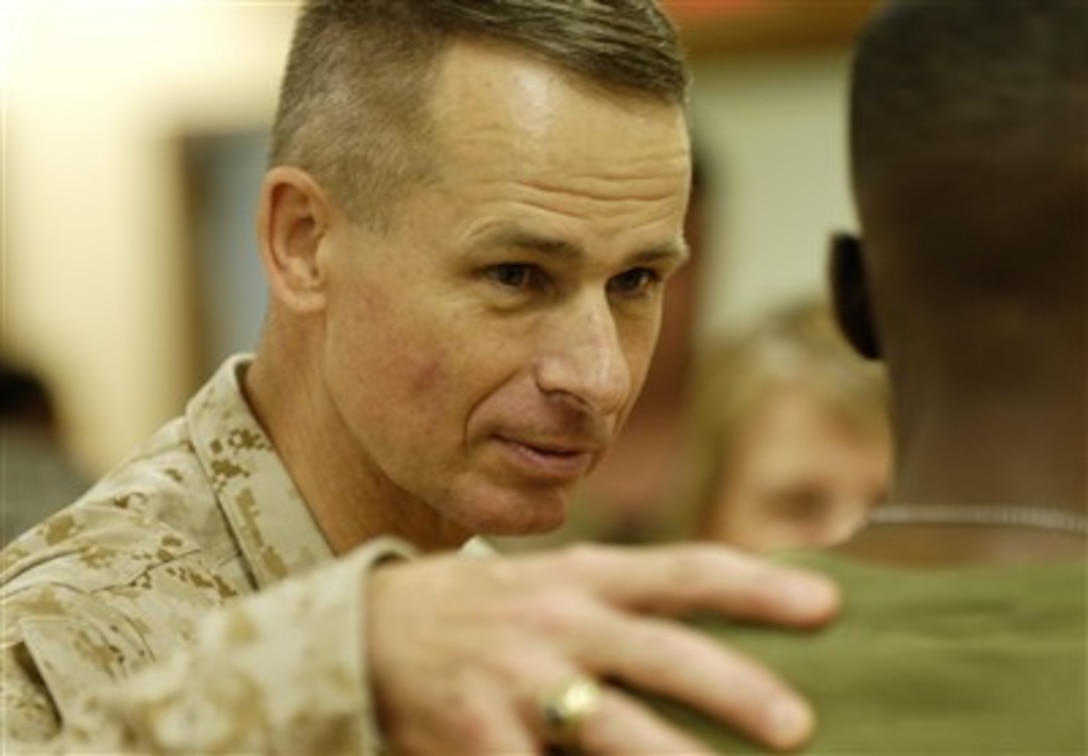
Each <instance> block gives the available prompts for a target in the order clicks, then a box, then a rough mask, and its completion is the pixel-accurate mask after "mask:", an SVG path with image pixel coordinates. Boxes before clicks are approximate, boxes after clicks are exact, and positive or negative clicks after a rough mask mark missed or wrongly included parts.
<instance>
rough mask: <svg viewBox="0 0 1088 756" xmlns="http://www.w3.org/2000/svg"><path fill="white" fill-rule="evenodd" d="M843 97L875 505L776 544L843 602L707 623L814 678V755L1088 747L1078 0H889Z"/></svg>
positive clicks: (1087, 215) (841, 253) (850, 260)
mask: <svg viewBox="0 0 1088 756" xmlns="http://www.w3.org/2000/svg"><path fill="white" fill-rule="evenodd" d="M850 112H851V116H850V135H851V136H850V144H851V150H850V154H851V161H852V165H851V168H852V178H853V185H854V195H855V199H856V202H857V207H858V215H859V218H860V221H861V229H862V232H863V237H862V240H861V241H859V240H857V239H854V238H852V237H849V236H841V237H839V238H838V239H837V241H836V245H835V249H834V251H833V257H832V273H833V281H834V288H835V292H836V296H835V301H836V311H837V313H838V317H839V319H840V321H841V323H842V325H843V328H844V332H845V333H846V334H847V336H848V337H849V338H850V340H851V342H852V343H853V344H854V345H855V346H856V347H857V349H858V350H859V352H860V353H862V354H864V355H866V356H870V357H878V356H879V357H880V358H881V359H883V360H884V362H885V364H886V366H887V370H888V376H889V382H890V385H891V395H892V407H893V429H894V438H895V450H896V452H895V454H896V464H895V472H894V476H893V477H894V479H893V484H892V486H891V489H890V493H889V497H888V502H887V503H886V504H882V505H881V506H879V507H878V508H877V509H875V510H874V512H873V515H872V517H871V518H870V523H869V525H867V526H866V527H865V528H863V529H861V530H860V531H859V532H858V533H857V534H856V535H855V536H854V537H853V538H851V539H850V540H849V541H848V542H846V543H844V544H842V545H841V546H840V547H836V548H835V549H834V550H833V551H831V552H830V553H827V554H822V555H821V554H812V555H809V556H798V557H797V558H796V560H794V559H791V560H790V561H793V562H795V563H797V564H804V565H807V566H810V567H812V566H818V567H820V568H822V569H824V570H825V571H826V572H827V573H828V574H830V575H831V576H833V577H835V578H836V579H837V580H838V581H840V584H841V585H842V587H843V591H844V602H845V607H844V610H843V617H842V620H841V621H840V622H838V623H836V624H835V625H833V626H830V627H828V628H827V629H826V630H825V631H823V632H820V633H815V634H808V635H803V634H793V633H788V632H775V631H761V630H759V629H754V628H750V627H749V628H745V627H742V626H741V625H739V624H729V623H721V622H719V621H716V620H712V619H708V620H707V622H706V628H707V629H708V631H709V632H712V633H714V634H715V635H716V636H718V637H720V638H721V639H722V640H723V641H725V642H728V643H730V644H735V645H737V646H740V647H741V648H745V649H747V650H748V651H749V652H750V653H753V654H756V655H757V656H759V657H760V658H767V659H772V660H774V662H775V663H776V664H778V665H780V669H782V670H783V672H784V674H785V675H786V676H787V678H788V679H790V680H791V681H793V682H794V683H795V684H797V685H798V686H799V688H800V689H801V690H802V691H804V692H806V693H807V694H809V695H810V696H811V697H812V699H813V700H814V701H815V704H816V706H817V708H818V711H819V713H820V722H821V728H820V730H819V732H818V733H817V736H816V738H815V739H814V740H813V741H812V742H811V744H810V749H811V752H812V753H859V754H860V753H864V754H893V753H894V754H903V753H912V754H913V753H925V754H964V753H972V754H976V753H977V754H997V753H1001V754H1054V755H1057V754H1069V755H1072V754H1084V753H1088V720H1086V712H1088V643H1086V639H1088V542H1086V539H1088V426H1086V423H1088V389H1086V387H1088V308H1086V304H1088V300H1086V296H1088V288H1086V284H1088V212H1086V209H1088V149H1086V148H1088V131H1086V124H1088V7H1086V6H1085V5H1084V3H1080V2H1068V1H1067V0H1005V1H1004V2H1001V3H995V2H991V1H990V0H957V2H954V3H929V2H909V1H906V2H904V1H900V2H892V3H890V4H888V5H887V6H886V7H885V8H884V9H882V10H881V11H880V12H878V13H877V15H876V16H875V18H874V19H873V21H872V22H871V24H870V25H869V26H868V28H867V30H866V31H865V32H864V33H863V35H862V37H861V39H860V41H859V43H858V46H857V51H856V54H855V57H854V61H853V68H852V83H851V110H850ZM675 715H676V717H677V721H684V722H686V723H687V724H688V726H689V727H690V728H691V730H692V731H693V732H701V733H702V734H703V735H705V736H706V738H705V739H706V741H707V742H708V743H710V744H713V745H714V746H715V747H718V748H721V749H723V750H724V751H726V752H728V753H742V752H744V751H745V747H744V746H743V745H742V744H741V743H739V742H735V741H734V740H733V738H732V737H731V736H730V735H729V734H728V733H726V732H723V731H720V730H716V729H715V728H714V727H713V726H712V725H711V724H709V723H708V722H705V721H699V720H698V718H697V717H696V716H695V715H694V714H693V713H692V712H690V711H678V712H675Z"/></svg>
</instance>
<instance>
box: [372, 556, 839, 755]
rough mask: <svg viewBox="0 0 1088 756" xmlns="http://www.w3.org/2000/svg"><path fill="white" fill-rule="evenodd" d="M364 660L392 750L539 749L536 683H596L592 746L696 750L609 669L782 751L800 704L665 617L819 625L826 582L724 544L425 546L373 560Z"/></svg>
mask: <svg viewBox="0 0 1088 756" xmlns="http://www.w3.org/2000/svg"><path fill="white" fill-rule="evenodd" d="M370 581H371V582H370V585H369V587H368V591H369V606H368V610H367V622H368V623H369V625H368V634H367V636H368V645H369V648H368V649H367V653H368V654H369V659H370V670H371V676H372V685H373V687H374V695H375V698H376V700H377V706H378V713H379V718H380V721H381V725H382V730H383V732H384V736H385V739H386V742H387V743H388V745H389V746H390V748H391V750H392V751H393V752H396V753H405V754H415V753H441V752H449V751H450V749H451V748H455V749H456V750H458V751H461V752H466V753H469V752H471V753H504V754H505V753H510V754H512V753H541V752H543V751H544V747H545V745H547V741H548V737H547V733H546V728H545V722H544V717H543V715H542V712H541V704H540V700H541V695H542V694H544V693H546V692H548V691H554V690H556V689H558V688H560V687H562V686H563V685H564V684H566V683H569V682H570V681H572V680H575V679H578V678H583V677H589V678H592V679H595V680H600V681H601V682H602V683H604V685H603V695H602V696H601V698H600V703H599V705H598V706H597V707H596V708H595V709H594V711H593V713H592V715H591V716H589V717H588V718H587V720H586V721H585V723H584V725H583V726H582V727H581V728H580V731H579V733H578V742H579V746H580V750H581V751H582V752H584V753H589V754H592V753H622V752H633V751H642V752H647V751H653V752H684V753H700V752H704V751H705V749H703V748H701V747H700V746H699V745H698V744H697V743H696V742H694V741H693V740H691V738H689V737H687V736H685V735H684V734H682V733H680V732H678V731H677V730H676V729H675V728H674V727H672V726H670V725H668V724H666V723H665V722H664V721H663V720H662V719H661V718H660V717H658V716H657V715H655V714H654V713H653V712H651V710H650V709H649V708H648V707H646V706H644V705H642V704H641V703H640V702H638V701H637V700H635V698H633V697H632V696H630V695H629V694H628V693H625V692H624V691H623V690H621V688H620V687H619V686H609V685H608V684H607V682H608V681H614V682H618V683H622V686H623V687H625V688H630V689H638V690H643V691H646V692H648V693H653V694H656V695H660V696H666V697H669V698H673V699H676V700H678V701H681V702H683V703H686V704H688V705H690V706H694V707H696V708H699V709H702V710H703V711H706V712H707V713H709V714H711V715H712V716H715V717H716V718H718V719H720V720H721V721H723V722H726V723H729V724H730V725H731V726H733V727H734V728H736V729H737V730H739V731H741V732H743V733H745V734H746V735H748V736H749V737H751V738H753V739H755V740H757V741H759V742H762V743H765V744H767V745H769V746H772V747H775V748H789V747H793V746H796V745H798V744H800V743H802V742H803V741H804V740H805V739H807V738H808V736H809V735H810V733H811V729H812V726H813V717H812V713H811V710H810V709H809V707H808V705H807V703H806V702H804V701H803V700H802V699H800V698H799V697H798V695H797V694H796V693H795V692H793V691H792V690H790V689H789V688H788V687H787V686H786V685H785V684H784V683H783V682H782V681H781V680H780V679H779V678H778V677H777V676H776V675H775V674H773V673H772V672H771V671H769V670H767V669H766V668H764V667H763V666H762V665H760V664H759V663H757V662H755V661H753V660H751V659H749V658H746V657H744V656H742V655H741V654H739V653H736V652H732V651H730V650H729V649H726V648H723V647H721V646H720V645H719V644H718V643H715V642H713V641H711V640H709V639H707V638H705V637H703V636H701V635H699V634H698V633H696V632H695V631H693V630H691V629H689V628H687V627H685V626H684V625H682V624H680V623H677V622H674V621H672V620H671V618H672V617H675V616H678V615H682V614H687V613H690V612H696V611H698V612H716V613H720V614H723V615H727V616H729V617H733V618H738V619H745V620H753V621H760V622H766V623H769V624H777V625H785V626H794V627H804V626H813V625H818V624H822V623H823V622H825V621H827V620H828V619H830V618H831V617H832V616H833V615H834V613H835V611H836V609H837V607H838V594H837V592H836V590H835V588H834V586H833V585H831V584H830V582H829V581H827V580H826V579H824V578H822V577H819V576H816V575H813V574H811V573H806V572H800V571H798V570H795V569H791V568H787V567H783V566H776V565H772V564H769V563H767V562H764V561H761V560H759V559H757V558H753V557H749V556H746V555H743V554H740V553H738V552H736V551H733V550H730V549H728V548H725V547H721V546H711V545H694V544H687V545H677V546H667V547H657V548H650V549H629V548H628V549H625V548H612V547H602V546H577V547H572V548H568V549H565V550H562V551H558V552H551V553H540V554H533V555H522V556H511V557H502V558H480V559H476V558H468V557H464V556H459V555H449V556H441V557H430V558H426V559H422V560H419V561H417V562H412V563H404V564H395V565H390V566H388V567H382V568H380V569H378V570H376V571H375V572H374V573H373V575H372V576H371V578H370Z"/></svg>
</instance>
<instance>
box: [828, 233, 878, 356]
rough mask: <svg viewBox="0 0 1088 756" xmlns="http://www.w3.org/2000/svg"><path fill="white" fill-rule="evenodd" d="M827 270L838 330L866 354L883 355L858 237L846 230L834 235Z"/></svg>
mask: <svg viewBox="0 0 1088 756" xmlns="http://www.w3.org/2000/svg"><path fill="white" fill-rule="evenodd" d="M828 272H829V275H830V283H831V304H832V309H833V311H834V315H835V320H836V322H837V323H838V325H839V330H841V331H842V333H843V335H844V336H845V337H846V340H847V341H849V342H850V345H851V346H853V347H854V349H855V350H857V352H858V353H859V354H861V355H862V356H863V357H867V358H868V359H871V360H878V359H880V339H879V338H878V336H877V328H876V321H875V320H874V319H873V308H872V304H871V302H870V300H869V282H868V277H867V276H866V273H865V250H864V247H863V246H862V243H861V240H860V239H858V237H856V236H854V235H852V234H845V233H837V234H834V235H833V236H832V237H831V249H830V258H829V271H828Z"/></svg>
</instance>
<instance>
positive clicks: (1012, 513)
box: [866, 504, 1088, 537]
mask: <svg viewBox="0 0 1088 756" xmlns="http://www.w3.org/2000/svg"><path fill="white" fill-rule="evenodd" d="M866 524H867V525H870V526H875V525H997V526H1004V527H1012V528H1032V529H1035V530H1049V531H1051V532H1056V533H1069V534H1072V535H1078V536H1085V537H1088V516H1085V515H1082V514H1077V513H1076V512H1070V511H1068V510H1065V509H1055V508H1048V507H1028V506H1020V507H1018V506H1012V505H1008V504H886V505H883V506H878V507H876V508H875V509H873V511H872V512H871V513H870V515H869V519H868V521H867V523H866Z"/></svg>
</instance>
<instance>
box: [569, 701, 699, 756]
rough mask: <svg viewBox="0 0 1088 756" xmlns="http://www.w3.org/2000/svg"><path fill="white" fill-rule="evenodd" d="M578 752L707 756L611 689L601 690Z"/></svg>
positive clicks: (600, 755)
mask: <svg viewBox="0 0 1088 756" xmlns="http://www.w3.org/2000/svg"><path fill="white" fill-rule="evenodd" d="M579 742H580V751H581V752H583V753H588V754H594V756H607V755H609V754H617V755H618V754H685V756H703V755H704V754H705V755H706V756H710V754H711V753H712V752H711V751H709V750H708V749H707V748H706V747H705V746H703V745H702V744H700V743H699V742H698V741H696V740H693V739H692V738H690V737H688V736H686V735H683V734H681V733H680V732H678V731H677V730H676V729H675V728H673V727H670V726H668V725H666V724H665V723H664V722H663V721H662V720H661V718H660V717H658V716H656V715H654V714H652V713H651V712H650V711H649V710H647V709H646V707H645V705H644V704H641V703H638V702H637V701H635V700H633V699H632V698H631V697H630V696H629V695H627V694H626V693H624V692H623V691H621V690H619V689H617V688H614V687H605V689H604V694H603V695H602V697H601V705H600V708H599V709H598V710H597V712H596V714H595V716H593V717H591V718H590V719H588V720H587V721H586V723H585V725H584V726H583V728H582V732H581V737H580V738H579Z"/></svg>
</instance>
